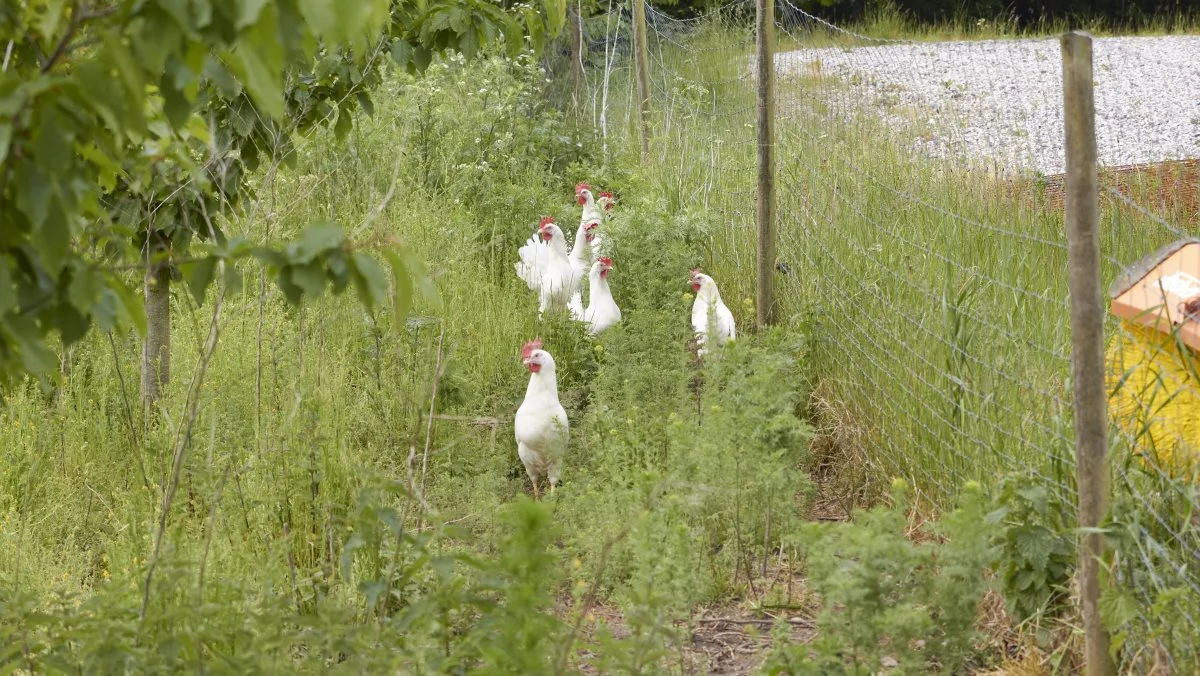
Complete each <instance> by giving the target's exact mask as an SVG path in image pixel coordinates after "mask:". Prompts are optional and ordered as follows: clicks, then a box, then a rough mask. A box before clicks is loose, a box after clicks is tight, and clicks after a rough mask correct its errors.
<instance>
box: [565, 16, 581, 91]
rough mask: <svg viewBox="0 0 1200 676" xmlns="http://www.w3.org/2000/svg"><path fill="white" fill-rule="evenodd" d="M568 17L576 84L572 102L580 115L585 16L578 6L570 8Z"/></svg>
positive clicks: (572, 64) (572, 74) (572, 66)
mask: <svg viewBox="0 0 1200 676" xmlns="http://www.w3.org/2000/svg"><path fill="white" fill-rule="evenodd" d="M567 15H568V16H567V23H568V24H570V27H571V76H572V80H573V82H574V84H575V91H574V92H573V93H572V101H573V103H574V104H575V112H576V113H578V112H579V111H581V110H583V16H582V15H581V14H580V13H579V5H578V4H574V5H571V6H570V7H568V8H567Z"/></svg>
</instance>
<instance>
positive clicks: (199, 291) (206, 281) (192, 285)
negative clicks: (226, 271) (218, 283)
mask: <svg viewBox="0 0 1200 676" xmlns="http://www.w3.org/2000/svg"><path fill="white" fill-rule="evenodd" d="M217 260H218V259H217V257H216V256H207V257H205V258H201V259H200V260H197V261H193V262H190V263H184V264H183V265H181V266H179V267H180V268H181V270H180V271H181V272H182V273H183V278H184V280H186V281H187V285H188V290H189V291H191V292H192V298H195V299H196V303H197V304H203V303H204V296H205V294H206V293H207V292H208V286H209V285H210V284H212V280H213V275H214V274H215V273H216V270H217Z"/></svg>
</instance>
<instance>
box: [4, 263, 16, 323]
mask: <svg viewBox="0 0 1200 676" xmlns="http://www.w3.org/2000/svg"><path fill="white" fill-rule="evenodd" d="M16 307H17V292H16V290H15V289H14V288H13V280H12V273H11V272H10V271H9V258H8V255H7V254H4V253H0V316H3V315H4V314H5V313H6V312H9V311H10V310H12V309H14V308H16Z"/></svg>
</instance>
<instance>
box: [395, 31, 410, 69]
mask: <svg viewBox="0 0 1200 676" xmlns="http://www.w3.org/2000/svg"><path fill="white" fill-rule="evenodd" d="M392 59H393V60H394V61H395V62H396V65H397V66H399V67H401V68H405V69H407V68H408V63H409V61H410V60H411V59H412V45H410V44H408V41H407V40H404V39H400V38H397V39H396V40H395V41H393V42H392Z"/></svg>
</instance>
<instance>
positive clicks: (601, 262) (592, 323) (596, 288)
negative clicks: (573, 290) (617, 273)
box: [583, 256, 621, 336]
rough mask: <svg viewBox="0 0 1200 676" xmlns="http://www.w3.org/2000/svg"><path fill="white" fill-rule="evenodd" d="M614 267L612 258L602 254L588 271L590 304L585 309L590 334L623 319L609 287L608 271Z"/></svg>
mask: <svg viewBox="0 0 1200 676" xmlns="http://www.w3.org/2000/svg"><path fill="white" fill-rule="evenodd" d="M612 269H613V261H612V259H611V258H609V257H607V256H601V257H600V258H597V259H596V262H595V263H593V264H592V269H591V270H590V271H589V272H588V306H587V309H586V310H584V311H583V321H585V322H587V325H588V335H591V336H594V335H596V334H597V333H600V332H601V331H603V330H604V329H607V328H608V327H610V326H612V325H613V324H616V323H618V322H620V321H621V308H619V307H617V301H615V300H613V296H612V291H611V290H610V289H609V288H608V273H609V272H610V271H611V270H612Z"/></svg>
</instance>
